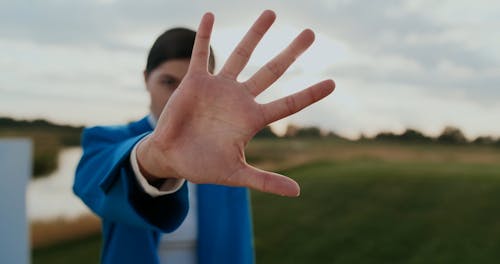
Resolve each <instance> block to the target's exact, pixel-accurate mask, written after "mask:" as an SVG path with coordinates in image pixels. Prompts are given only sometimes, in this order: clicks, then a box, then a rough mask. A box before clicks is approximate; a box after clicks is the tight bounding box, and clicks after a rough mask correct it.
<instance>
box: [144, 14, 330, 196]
mask: <svg viewBox="0 0 500 264" xmlns="http://www.w3.org/2000/svg"><path fill="white" fill-rule="evenodd" d="M275 17H276V16H275V14H274V13H273V12H272V11H264V12H263V13H262V15H261V16H260V17H259V18H258V19H257V20H256V22H255V23H254V24H253V26H252V27H251V28H250V30H249V31H248V32H247V34H246V35H245V36H244V37H243V39H242V40H241V42H240V43H239V44H238V46H237V47H236V48H235V50H234V51H233V53H232V54H231V55H230V57H229V58H228V60H227V61H226V63H225V64H224V66H223V67H222V69H221V71H220V72H219V73H218V74H216V75H212V74H210V73H209V72H208V70H207V66H208V56H209V50H210V48H209V47H210V44H209V42H210V35H211V32H212V27H213V23H214V16H213V15H212V14H211V13H207V14H205V15H204V16H203V18H202V20H201V23H200V26H199V28H198V32H197V34H196V40H195V44H194V47H193V53H192V56H191V61H190V65H189V70H188V72H187V73H186V76H185V77H184V79H183V80H182V82H181V83H180V85H179V87H178V88H177V90H176V91H175V92H174V93H173V94H172V96H171V97H170V99H169V101H168V102H167V104H166V105H165V107H164V109H163V112H162V114H161V116H160V118H159V120H158V124H157V127H156V128H155V130H154V131H153V133H152V134H151V136H150V137H148V138H147V139H146V140H144V141H143V142H142V143H141V144H140V145H139V148H138V152H137V153H138V159H139V164H140V165H141V167H142V168H143V169H144V170H145V171H147V172H148V174H150V175H154V176H155V177H158V178H184V179H186V180H188V181H191V182H194V183H212V184H220V185H228V186H246V187H250V188H253V189H255V190H259V191H262V192H269V193H274V194H279V195H285V196H298V195H299V193H300V188H299V185H298V184H297V183H296V182H295V181H294V180H292V179H290V178H288V177H285V176H282V175H279V174H276V173H272V172H267V171H263V170H260V169H258V168H255V167H252V166H250V165H248V164H247V163H246V160H245V153H244V149H245V146H246V144H247V143H248V142H249V141H250V139H251V138H252V137H253V136H254V135H255V134H256V133H257V132H258V131H259V130H261V129H262V128H263V127H265V126H266V125H268V124H270V123H272V122H274V121H276V120H279V119H282V118H284V117H286V116H289V115H291V114H293V113H296V112H298V111H300V110H301V109H303V108H305V107H307V106H309V105H311V104H313V103H315V102H316V101H318V100H320V99H322V98H324V97H325V96H327V95H328V94H330V93H331V92H332V91H333V89H334V87H335V84H334V82H333V81H332V80H326V81H322V82H319V83H317V84H315V85H313V86H311V87H309V88H306V89H304V90H302V91H300V92H298V93H295V94H292V95H290V96H287V97H284V98H281V99H278V100H276V101H273V102H270V103H266V104H259V103H257V102H256V101H255V97H256V96H258V95H259V94H260V93H261V92H263V91H264V90H265V89H267V88H268V87H269V86H270V85H271V84H273V83H274V82H275V81H276V80H277V79H278V78H279V77H280V76H281V75H282V74H283V73H284V72H285V71H286V69H287V68H288V67H289V66H290V65H291V64H292V63H293V62H294V60H295V59H296V58H297V57H298V56H299V55H300V54H301V53H302V52H304V51H305V50H306V49H307V48H308V47H309V46H310V45H311V44H312V42H313V41H314V33H313V32H312V31H311V30H304V31H303V32H302V33H300V34H299V35H298V36H297V37H296V38H295V39H294V40H293V41H292V43H291V44H290V45H289V46H288V47H287V48H286V49H285V50H283V51H282V52H281V53H279V54H278V55H277V56H276V57H274V58H273V59H272V60H271V61H269V62H268V63H267V64H266V65H264V66H263V67H262V68H261V69H259V70H258V71H257V72H256V73H255V74H254V75H253V76H252V77H250V78H249V79H248V80H246V81H244V82H238V81H237V80H236V79H237V77H238V75H239V74H240V72H241V71H242V70H243V68H244V67H245V65H246V64H247V62H248V60H249V58H250V56H251V54H252V52H253V50H254V49H255V47H256V46H257V44H258V42H259V41H260V40H261V38H262V37H263V35H264V34H265V33H266V31H267V30H268V29H269V28H270V26H271V24H272V23H273V22H274V20H275Z"/></svg>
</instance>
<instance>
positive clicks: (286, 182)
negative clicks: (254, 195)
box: [235, 164, 300, 197]
mask: <svg viewBox="0 0 500 264" xmlns="http://www.w3.org/2000/svg"><path fill="white" fill-rule="evenodd" d="M235 176H236V177H237V178H238V179H239V180H240V182H241V183H242V185H244V186H246V187H249V188H252V189H254V190H257V191H261V192H266V193H272V194H277V195H282V196H290V197H297V196H299V195H300V186H299V184H298V183H297V182H296V181H294V180H292V179H290V178H288V177H286V176H283V175H280V174H277V173H273V172H268V171H264V170H261V169H258V168H255V167H252V166H250V165H248V164H246V165H245V167H243V168H242V169H241V170H239V171H238V175H235Z"/></svg>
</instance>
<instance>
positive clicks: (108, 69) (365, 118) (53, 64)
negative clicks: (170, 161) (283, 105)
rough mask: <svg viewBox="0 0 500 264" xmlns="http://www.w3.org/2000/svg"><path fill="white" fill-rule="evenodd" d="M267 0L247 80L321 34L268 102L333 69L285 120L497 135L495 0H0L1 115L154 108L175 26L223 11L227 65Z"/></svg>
mask: <svg viewBox="0 0 500 264" xmlns="http://www.w3.org/2000/svg"><path fill="white" fill-rule="evenodd" d="M264 9H272V10H274V11H275V12H276V13H277V21H276V22H275V25H274V26H273V27H272V28H271V30H270V31H269V32H268V34H267V35H266V36H265V38H264V40H263V41H262V42H261V44H260V45H259V47H258V48H257V49H256V51H255V54H254V57H253V58H252V59H251V61H250V63H249V65H248V67H247V69H246V70H245V71H244V72H243V74H242V76H241V79H245V78H246V77H249V76H250V75H251V74H252V73H253V72H254V71H255V70H256V69H258V68H259V67H260V66H261V65H263V64H264V63H265V62H266V61H267V60H269V59H270V58H272V57H273V55H275V54H276V53H277V52H279V51H280V50H281V49H282V48H284V47H285V46H286V45H287V44H288V42H289V41H291V40H292V39H293V38H294V36H295V35H296V34H298V33H299V32H300V31H301V30H302V29H304V28H311V29H313V30H314V31H315V32H316V35H317V38H316V42H315V44H314V45H313V46H312V47H311V48H310V50H308V51H307V52H306V53H305V54H304V55H303V56H302V57H301V58H300V59H299V60H298V61H297V62H296V63H295V65H294V66H293V67H291V68H290V70H289V72H288V73H287V74H286V75H285V76H284V77H283V78H282V79H281V80H280V81H279V82H277V83H276V84H275V85H274V86H273V87H271V88H270V89H269V90H268V91H266V92H265V93H264V94H263V95H262V96H261V97H259V98H258V101H259V102H266V101H270V100H273V99H276V98H278V97H281V96H284V95H287V94H290V93H292V92H294V91H298V90H300V89H302V88H304V87H306V86H307V85H310V84H313V83H315V82H317V81H320V80H322V79H326V78H333V79H334V80H335V81H336V83H337V89H336V91H335V92H334V93H333V94H332V95H331V96H330V97H329V98H327V99H325V100H324V101H322V102H320V103H318V104H316V105H314V106H312V107H310V108H309V109H307V110H305V111H303V112H301V113H299V114H296V115H294V116H292V117H290V118H287V119H285V120H282V121H279V122H277V123H275V124H274V125H273V126H274V128H275V129H276V130H282V129H283V128H284V127H285V126H286V124H288V123H294V124H299V125H315V126H320V127H322V128H324V129H327V130H333V131H336V132H337V133H339V134H342V135H344V136H349V137H356V136H358V135H359V134H360V133H364V134H366V135H373V134H375V133H377V132H379V131H383V130H384V131H385V130H389V131H394V132H401V131H403V130H404V129H405V128H407V127H411V128H416V129H419V130H421V131H423V132H425V133H428V134H430V135H436V134H439V133H440V132H441V131H442V129H443V128H444V127H445V126H447V125H452V126H457V127H460V128H461V129H462V130H463V131H464V132H465V134H466V135H467V136H468V137H470V138H474V137H476V136H479V135H494V136H500V122H499V119H500V118H499V117H500V30H498V29H499V28H500V16H498V10H500V3H499V2H498V1H488V0H482V1H462V0H454V1H431V0H406V1H404V0H401V1H395V0H387V1H361V0H337V1H334V0H324V1H319V0H316V1H301V0H288V1H269V0H266V1H264V0H262V1H222V0H220V1H200V0H196V1H194V0H192V1H189V0H188V1H186V0H184V1H171V0H169V1H167V0H162V1H151V0H149V1H132V0H123V1H120V0H116V1H115V0H93V1H89V0H76V1H62V0H54V1H0V54H1V56H0V72H1V74H0V115H8V116H13V117H17V118H30V119H31V118H47V119H50V120H52V121H56V122H64V123H71V124H83V125H98V124H118V123H123V122H127V121H131V120H134V119H137V118H140V117H141V116H143V115H144V114H146V113H147V112H148V97H147V94H146V92H145V90H144V85H143V81H142V70H143V69H144V66H145V61H146V56H147V52H148V49H149V47H150V45H151V44H152V43H153V41H154V40H155V38H156V37H157V36H158V35H159V34H160V33H162V32H163V31H164V30H166V29H168V28H169V27H173V26H187V27H191V28H196V26H197V24H198V22H199V19H200V18H201V15H202V14H203V13H204V12H206V11H212V12H213V13H214V14H215V17H216V22H215V28H214V33H213V39H212V46H213V47H214V51H215V54H216V57H217V60H218V65H219V66H220V65H221V64H222V63H223V61H225V59H226V58H227V57H228V55H229V53H230V52H231V50H232V48H233V47H234V46H235V45H236V43H237V42H238V41H239V39H240V38H241V37H242V36H243V35H244V33H245V32H246V30H247V29H248V27H249V26H250V25H251V24H252V22H253V20H254V19H255V18H256V17H257V16H258V15H259V14H260V12H262V11H263V10H264Z"/></svg>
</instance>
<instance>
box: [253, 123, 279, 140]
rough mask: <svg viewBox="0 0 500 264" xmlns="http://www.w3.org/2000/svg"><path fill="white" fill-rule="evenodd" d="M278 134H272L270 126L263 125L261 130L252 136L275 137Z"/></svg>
mask: <svg viewBox="0 0 500 264" xmlns="http://www.w3.org/2000/svg"><path fill="white" fill-rule="evenodd" d="M277 137H278V136H277V135H276V134H274V132H273V131H272V130H271V127H270V126H266V127H264V128H263V129H262V130H261V131H259V132H257V134H255V136H254V138H277Z"/></svg>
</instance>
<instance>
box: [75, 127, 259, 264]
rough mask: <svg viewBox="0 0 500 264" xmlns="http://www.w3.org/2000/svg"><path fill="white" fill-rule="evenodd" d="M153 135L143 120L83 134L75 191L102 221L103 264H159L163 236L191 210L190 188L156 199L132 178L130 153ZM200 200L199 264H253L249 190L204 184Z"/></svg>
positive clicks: (199, 192)
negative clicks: (150, 134) (142, 140)
mask: <svg viewBox="0 0 500 264" xmlns="http://www.w3.org/2000/svg"><path fill="white" fill-rule="evenodd" d="M151 131H152V127H151V126H150V124H149V123H148V120H147V118H143V119H142V120H140V121H137V122H133V123H130V124H128V125H124V126H106V127H93V128H87V129H85V130H84V132H83V135H82V147H83V156H82V158H81V160H80V163H79V164H78V167H77V170H76V175H75V182H74V185H73V191H74V192H75V193H76V195H78V196H79V197H80V198H81V199H82V200H83V202H84V203H85V204H86V205H87V206H88V207H89V208H90V209H91V210H92V211H93V212H95V213H96V214H97V215H99V216H100V217H101V219H102V225H103V226H102V227H103V237H104V241H103V248H102V254H101V262H102V263H158V262H159V259H158V254H157V249H158V244H159V241H160V237H161V234H162V233H169V232H172V231H174V230H175V229H176V228H178V227H179V225H180V224H181V223H182V221H183V220H184V218H185V217H186V214H187V212H188V210H189V208H188V207H189V203H188V188H187V184H184V185H183V186H182V188H181V189H180V190H179V191H177V192H175V193H173V194H169V195H164V196H160V197H156V198H153V197H151V196H149V195H148V194H146V193H144V191H142V189H141V187H140V186H139V184H138V183H137V182H136V179H135V178H134V177H135V176H134V175H133V170H132V168H131V165H130V162H129V156H130V152H131V150H132V148H133V147H134V145H135V144H136V143H137V142H138V141H139V140H140V139H141V138H143V137H144V136H146V135H148V134H149V133H151ZM197 197H198V201H197V202H198V244H197V254H198V263H199V264H207V263H208V264H210V263H218V264H221V263H222V264H223V263H253V262H254V253H253V236H252V222H251V212H250V204H249V194H248V190H247V189H246V188H240V187H226V186H218V185H208V184H200V185H198V189H197ZM166 235H168V234H166Z"/></svg>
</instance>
